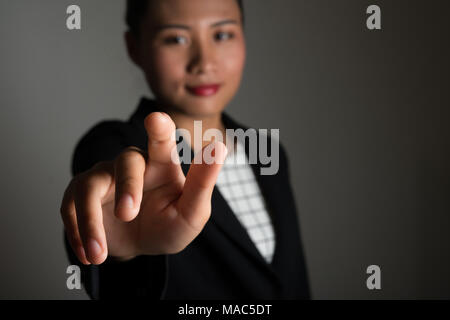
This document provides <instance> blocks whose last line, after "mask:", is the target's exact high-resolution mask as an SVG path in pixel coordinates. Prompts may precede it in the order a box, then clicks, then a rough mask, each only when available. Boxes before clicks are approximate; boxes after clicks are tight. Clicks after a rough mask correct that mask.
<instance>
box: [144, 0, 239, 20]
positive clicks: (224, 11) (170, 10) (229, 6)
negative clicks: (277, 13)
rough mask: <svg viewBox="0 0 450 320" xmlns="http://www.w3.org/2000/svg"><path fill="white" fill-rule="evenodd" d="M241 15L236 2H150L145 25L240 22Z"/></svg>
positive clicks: (187, 0)
mask: <svg viewBox="0 0 450 320" xmlns="http://www.w3.org/2000/svg"><path fill="white" fill-rule="evenodd" d="M240 15H241V12H240V9H239V5H238V4H237V1H236V0H149V6H148V12H147V19H145V21H144V24H146V25H161V24H166V23H184V24H190V25H202V24H205V25H209V24H211V23H214V22H216V21H217V20H222V19H234V20H240Z"/></svg>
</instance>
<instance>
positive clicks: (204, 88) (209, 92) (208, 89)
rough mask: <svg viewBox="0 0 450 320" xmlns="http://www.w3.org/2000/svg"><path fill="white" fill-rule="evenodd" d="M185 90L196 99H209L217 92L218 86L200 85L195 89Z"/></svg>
mask: <svg viewBox="0 0 450 320" xmlns="http://www.w3.org/2000/svg"><path fill="white" fill-rule="evenodd" d="M186 89H187V90H188V91H189V92H190V93H192V94H193V95H195V96H198V97H210V96H213V95H215V94H216V93H217V91H219V89H220V85H219V84H210V85H201V86H196V87H189V86H186Z"/></svg>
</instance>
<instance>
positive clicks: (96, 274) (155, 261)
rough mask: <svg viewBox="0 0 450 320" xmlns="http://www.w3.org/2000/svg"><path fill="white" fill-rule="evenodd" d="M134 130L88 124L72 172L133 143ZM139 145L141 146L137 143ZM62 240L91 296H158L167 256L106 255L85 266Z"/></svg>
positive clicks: (109, 123)
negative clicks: (116, 257) (129, 257)
mask: <svg viewBox="0 0 450 320" xmlns="http://www.w3.org/2000/svg"><path fill="white" fill-rule="evenodd" d="M134 141H137V139H136V133H135V131H134V129H133V128H132V127H131V126H129V125H128V124H127V123H124V122H120V121H104V122H101V123H100V124H98V125H96V126H95V127H94V128H92V129H91V130H90V131H89V132H88V133H87V134H86V135H85V136H84V137H83V138H82V139H81V140H80V142H79V143H78V145H77V147H76V148H75V152H74V155H73V159H72V175H73V176H76V175H77V174H79V173H82V172H84V171H86V170H89V169H90V168H91V167H92V166H93V165H95V164H96V163H98V162H101V161H109V160H113V159H115V157H116V156H117V155H118V154H119V153H120V152H121V151H122V150H123V149H125V148H127V147H129V146H137V145H136V144H135V143H133V142H134ZM139 147H142V146H139ZM64 244H65V248H66V252H67V254H68V258H69V261H70V263H71V264H73V265H78V266H79V267H80V269H81V280H82V283H83V286H84V288H85V290H86V292H87V294H88V295H89V297H90V298H91V299H96V300H97V299H130V298H139V297H142V298H144V297H145V298H153V299H160V298H162V296H163V294H164V290H165V286H166V281H167V270H168V268H167V263H168V260H167V256H164V255H161V256H138V257H136V258H134V259H132V260H130V261H126V262H118V261H115V260H114V259H112V258H111V257H108V258H107V259H106V261H105V262H104V263H103V264H101V265H98V266H95V265H89V266H85V265H83V264H82V263H80V262H79V260H78V258H77V257H76V255H75V254H74V252H73V251H72V248H71V247H70V244H69V242H68V240H67V237H66V236H64Z"/></svg>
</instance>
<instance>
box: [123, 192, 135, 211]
mask: <svg viewBox="0 0 450 320" xmlns="http://www.w3.org/2000/svg"><path fill="white" fill-rule="evenodd" d="M119 208H126V209H133V208H134V201H133V197H132V196H130V195H129V194H125V195H123V196H122V198H120V201H119Z"/></svg>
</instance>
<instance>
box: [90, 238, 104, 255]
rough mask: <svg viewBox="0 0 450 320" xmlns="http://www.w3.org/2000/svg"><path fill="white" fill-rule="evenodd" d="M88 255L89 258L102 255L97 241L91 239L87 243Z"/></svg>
mask: <svg viewBox="0 0 450 320" xmlns="http://www.w3.org/2000/svg"><path fill="white" fill-rule="evenodd" d="M89 253H90V258H93V257H98V256H99V255H101V254H102V247H100V244H99V243H98V242H97V240H94V239H91V240H90V241H89Z"/></svg>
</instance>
